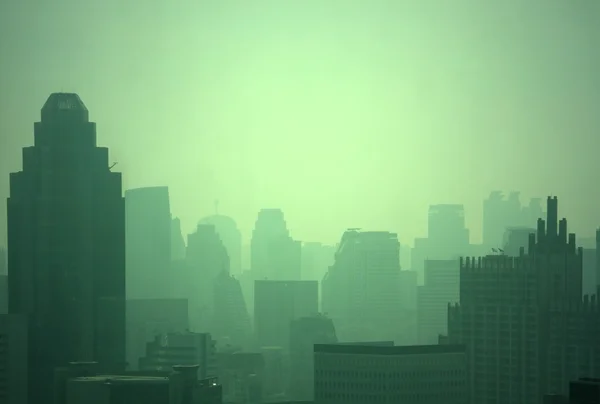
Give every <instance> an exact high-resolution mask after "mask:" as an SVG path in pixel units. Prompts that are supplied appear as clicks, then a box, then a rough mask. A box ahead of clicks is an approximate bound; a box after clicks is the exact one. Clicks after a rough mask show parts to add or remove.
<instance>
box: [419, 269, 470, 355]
mask: <svg viewBox="0 0 600 404" xmlns="http://www.w3.org/2000/svg"><path fill="white" fill-rule="evenodd" d="M459 299H460V262H459V260H426V261H425V284H424V285H423V286H419V294H418V305H419V315H418V330H419V343H420V344H424V345H425V344H427V345H429V344H437V343H438V338H439V335H440V334H443V335H446V334H447V333H448V304H450V303H457V302H458V301H459Z"/></svg>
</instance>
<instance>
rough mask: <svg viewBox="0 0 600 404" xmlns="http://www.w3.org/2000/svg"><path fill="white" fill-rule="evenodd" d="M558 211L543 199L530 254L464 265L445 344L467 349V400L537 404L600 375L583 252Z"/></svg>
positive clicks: (596, 319) (597, 325) (599, 325)
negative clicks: (542, 214)
mask: <svg viewBox="0 0 600 404" xmlns="http://www.w3.org/2000/svg"><path fill="white" fill-rule="evenodd" d="M557 212H558V201H557V199H556V197H554V198H548V208H547V220H545V221H544V220H543V219H539V220H538V226H537V234H532V235H531V236H530V238H529V247H528V251H529V253H528V254H527V255H525V252H524V249H522V250H521V255H520V256H519V257H509V256H506V255H491V256H487V257H483V258H478V259H470V258H467V259H466V260H461V268H460V304H457V305H452V306H450V307H449V310H448V342H450V343H464V344H465V345H466V346H467V348H468V351H467V355H468V357H469V364H470V369H469V370H470V375H471V381H470V390H471V398H472V402H486V403H499V402H510V403H514V404H519V403H522V404H525V403H539V402H541V401H542V397H543V396H544V395H545V394H551V393H558V394H565V393H566V391H567V389H568V384H569V381H570V380H573V379H577V378H579V377H597V376H599V375H600V342H598V338H597V333H598V332H600V316H598V304H597V301H596V299H595V298H592V299H589V298H587V297H586V298H585V299H583V300H582V263H583V260H582V259H583V253H582V249H581V248H577V247H576V244H575V235H574V234H568V233H567V221H566V219H562V220H560V222H559V221H558V219H557V218H558V213H557ZM590 300H591V301H590Z"/></svg>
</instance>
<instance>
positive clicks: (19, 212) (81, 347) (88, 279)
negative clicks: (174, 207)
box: [7, 93, 125, 403]
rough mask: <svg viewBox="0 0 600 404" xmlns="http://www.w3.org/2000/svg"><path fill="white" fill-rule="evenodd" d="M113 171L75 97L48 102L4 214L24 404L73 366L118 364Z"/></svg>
mask: <svg viewBox="0 0 600 404" xmlns="http://www.w3.org/2000/svg"><path fill="white" fill-rule="evenodd" d="M111 167H112V166H111V165H110V164H109V160H108V149H107V148H102V147H98V146H96V125H95V123H93V122H90V121H89V118H88V110H87V108H86V107H85V105H84V104H83V102H82V101H81V99H80V98H79V96H78V95H76V94H65V93H55V94H52V95H50V97H49V98H48V100H47V101H46V103H45V104H44V106H43V108H42V111H41V121H40V122H36V123H35V126H34V146H32V147H26V148H24V149H23V170H22V171H20V172H17V173H12V174H11V175H10V197H9V198H8V205H7V208H8V270H9V273H10V277H9V312H10V313H11V314H23V315H26V316H28V334H29V347H28V359H29V360H28V366H29V377H28V379H29V381H30V382H31V381H35V385H32V386H30V388H29V399H30V400H31V401H30V402H33V403H47V402H48V401H49V400H50V399H51V397H52V392H51V389H52V378H53V371H54V368H56V367H58V366H63V365H65V364H66V363H68V362H70V361H74V360H79V361H90V360H95V361H97V362H99V363H100V365H101V366H102V367H105V368H109V369H120V368H122V367H123V366H124V364H125V203H124V200H123V195H122V189H121V174H120V173H116V172H112V171H111ZM107 311H112V313H111V314H112V315H111V316H110V324H102V321H101V319H106V318H107V316H106V315H107V314H108V313H107ZM99 313H102V315H100V314H99ZM109 328H110V332H108V331H109V330H108V329H109ZM101 330H104V333H103V335H104V337H103V338H100V336H99V332H101Z"/></svg>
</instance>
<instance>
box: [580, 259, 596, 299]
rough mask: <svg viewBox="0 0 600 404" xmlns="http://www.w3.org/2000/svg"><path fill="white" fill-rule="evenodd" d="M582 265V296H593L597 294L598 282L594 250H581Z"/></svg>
mask: <svg viewBox="0 0 600 404" xmlns="http://www.w3.org/2000/svg"><path fill="white" fill-rule="evenodd" d="M582 254H583V263H582V272H581V284H582V291H581V293H583V294H584V295H590V296H591V295H595V294H596V292H597V284H598V280H597V278H596V266H597V263H596V254H597V252H596V249H595V248H583V249H582Z"/></svg>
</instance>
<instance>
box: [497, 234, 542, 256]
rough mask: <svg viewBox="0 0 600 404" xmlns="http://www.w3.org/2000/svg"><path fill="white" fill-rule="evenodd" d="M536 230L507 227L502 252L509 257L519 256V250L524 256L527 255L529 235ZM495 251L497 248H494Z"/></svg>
mask: <svg viewBox="0 0 600 404" xmlns="http://www.w3.org/2000/svg"><path fill="white" fill-rule="evenodd" d="M535 232H536V230H535V228H532V227H507V228H506V231H505V232H504V240H503V243H502V246H503V247H502V251H503V253H504V254H506V255H508V256H510V257H518V256H519V255H521V248H523V251H524V252H525V254H528V253H529V235H530V234H535ZM494 250H496V251H500V250H498V248H494Z"/></svg>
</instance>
